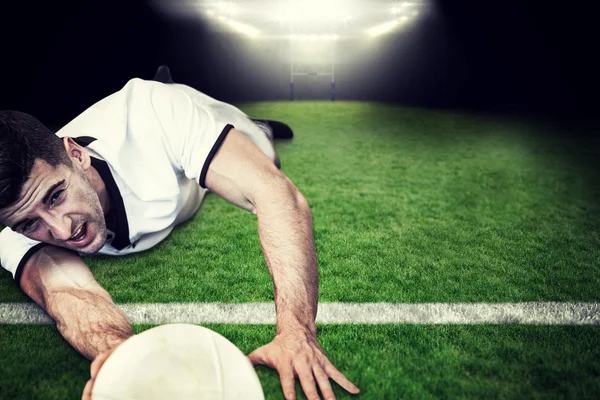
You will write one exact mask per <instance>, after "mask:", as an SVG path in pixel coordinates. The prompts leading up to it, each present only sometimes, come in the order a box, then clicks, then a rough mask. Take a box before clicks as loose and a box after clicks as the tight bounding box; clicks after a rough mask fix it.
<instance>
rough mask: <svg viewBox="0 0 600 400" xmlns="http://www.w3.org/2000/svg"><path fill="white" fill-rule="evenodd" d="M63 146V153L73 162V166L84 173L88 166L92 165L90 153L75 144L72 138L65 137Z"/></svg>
mask: <svg viewBox="0 0 600 400" xmlns="http://www.w3.org/2000/svg"><path fill="white" fill-rule="evenodd" d="M63 145H64V146H65V151H66V152H67V155H68V156H69V158H70V159H71V161H73V164H75V165H76V166H78V167H80V168H81V169H83V170H84V171H86V170H87V169H88V168H89V167H90V165H92V160H91V159H90V153H88V151H87V150H86V149H85V148H84V147H81V146H80V145H78V144H77V143H75V141H74V140H73V138H71V137H69V136H65V137H64V138H63Z"/></svg>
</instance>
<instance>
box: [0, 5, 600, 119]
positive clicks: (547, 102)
mask: <svg viewBox="0 0 600 400" xmlns="http://www.w3.org/2000/svg"><path fill="white" fill-rule="evenodd" d="M590 3H591V2H590ZM436 5H437V7H436V8H437V13H435V14H430V15H429V16H427V17H425V18H424V19H423V20H422V21H421V23H420V24H419V25H418V27H416V28H415V29H413V30H412V31H411V33H410V35H409V36H408V39H407V38H406V37H405V38H403V39H402V38H399V37H395V36H389V37H387V38H385V39H382V42H381V44H380V46H381V47H382V49H383V51H380V52H379V53H378V54H379V56H378V57H377V58H376V60H371V61H370V62H371V64H370V69H369V71H370V72H371V73H369V74H365V76H364V77H363V78H362V79H353V80H348V81H347V82H344V77H343V75H344V66H340V70H339V71H340V72H339V75H340V78H339V83H338V96H339V98H340V100H344V99H350V100H369V101H385V102H397V103H399V104H405V105H409V106H422V107H432V108H451V109H472V110H481V111H485V112H498V113H513V114H514V113H521V114H527V115H534V116H543V117H545V118H555V119H561V120H565V121H574V122H575V121H581V120H584V119H590V118H594V117H595V116H596V114H597V113H596V104H597V103H598V101H597V100H596V98H597V97H598V88H599V85H598V81H599V79H598V73H599V72H598V71H599V68H598V67H599V66H600V62H598V61H597V60H598V59H600V56H598V55H597V54H596V53H598V47H599V46H598V44H597V41H598V38H599V35H598V34H597V28H596V26H597V22H596V21H595V20H594V19H595V18H596V17H595V15H596V14H595V12H594V10H593V9H592V8H591V6H586V5H584V4H582V3H568V2H541V1H540V2H534V1H516V0H507V1H502V2H493V1H460V2H459V1H447V2H442V1H438V2H437V3H436ZM1 19H2V23H1V24H0V26H1V28H0V29H1V43H2V46H1V53H0V54H1V67H0V68H1V70H0V73H1V75H0V79H2V86H1V95H0V109H17V110H20V111H25V112H28V113H31V114H33V115H35V116H36V117H38V118H39V119H40V120H41V121H42V122H44V123H46V124H47V125H52V126H57V125H60V124H64V123H66V122H68V121H69V120H70V119H72V118H74V117H75V116H76V115H77V114H78V113H80V112H81V111H83V110H85V109H86V108H87V107H89V106H90V105H92V104H93V103H94V102H96V101H97V100H99V99H101V98H102V97H105V96H107V95H109V94H111V93H113V92H115V91H117V90H119V89H120V88H121V87H122V86H123V85H124V84H125V83H126V82H127V81H128V80H129V79H130V78H132V77H141V78H146V79H149V78H151V77H152V76H153V74H154V71H155V70H156V67H157V66H158V65H160V64H168V65H169V66H170V67H171V70H172V72H173V75H174V77H175V80H176V81H179V82H182V83H187V84H190V85H192V86H194V87H196V88H197V89H199V90H201V91H203V92H205V93H207V94H209V95H211V96H213V97H216V98H218V99H220V100H224V101H228V102H233V103H235V102H241V101H252V100H274V99H279V100H284V99H287V96H288V86H287V83H285V82H284V81H279V80H277V79H275V80H273V79H271V80H269V79H268V76H261V75H260V70H261V68H260V65H258V64H256V65H253V64H252V62H250V61H247V58H244V57H239V54H240V53H242V52H243V51H244V50H243V49H242V48H241V47H240V46H242V45H241V44H240V43H237V42H235V41H234V40H231V38H228V37H224V36H223V35H221V36H219V35H216V34H215V33H214V32H212V31H210V30H209V29H208V28H207V27H206V26H202V25H201V24H198V23H192V22H190V21H184V20H169V19H167V18H165V17H164V16H162V15H161V14H159V13H158V12H157V11H156V10H155V9H154V8H153V7H152V6H151V5H150V4H149V3H148V2H146V1H142V0H128V1H122V2H117V1H114V0H109V1H95V2H85V1H80V2H35V1H34V2H25V1H23V2H16V1H13V2H10V3H6V4H2V8H1ZM380 50H381V49H380ZM340 51H342V52H343V51H344V49H343V48H341V49H340ZM407 54H409V55H410V57H407V56H406V55H407ZM346 68H348V69H351V68H352V66H346ZM268 82H270V83H268ZM326 98H327V97H324V98H323V99H324V100H325V99H326Z"/></svg>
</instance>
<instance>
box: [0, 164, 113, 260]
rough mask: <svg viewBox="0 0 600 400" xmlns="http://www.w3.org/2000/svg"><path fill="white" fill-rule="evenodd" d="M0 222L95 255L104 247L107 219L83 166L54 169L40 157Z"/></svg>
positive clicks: (69, 247) (41, 238) (31, 236)
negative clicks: (16, 198)
mask: <svg viewBox="0 0 600 400" xmlns="http://www.w3.org/2000/svg"><path fill="white" fill-rule="evenodd" d="M0 221H2V223H4V224H6V225H7V226H10V227H11V228H12V229H13V230H14V231H15V232H17V233H21V234H23V235H25V236H27V237H28V238H31V239H34V240H37V241H40V242H45V243H49V244H52V245H56V246H60V247H64V248H67V249H72V250H75V251H77V252H79V253H87V254H92V253H96V252H97V251H98V250H100V249H101V248H102V246H104V243H105V242H106V237H107V230H106V222H105V220H104V214H103V212H102V207H101V205H100V200H99V198H98V194H97V193H96V191H95V190H94V189H93V188H92V186H91V184H90V180H89V179H88V176H87V175H86V173H85V172H84V171H83V169H82V168H81V167H80V166H77V165H73V166H72V167H67V166H65V165H62V164H61V165H59V166H58V167H56V168H53V167H52V166H50V165H49V164H48V163H46V162H45V161H42V160H39V159H38V160H36V161H35V163H34V165H33V168H32V170H31V175H30V177H29V179H28V180H27V182H26V183H25V185H24V187H23V191H22V192H21V197H20V198H19V200H18V201H17V202H16V204H14V205H12V206H11V207H8V208H6V209H4V210H0Z"/></svg>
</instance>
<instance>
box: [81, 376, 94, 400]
mask: <svg viewBox="0 0 600 400" xmlns="http://www.w3.org/2000/svg"><path fill="white" fill-rule="evenodd" d="M81 400H92V380H91V379H90V380H89V381H87V383H86V384H85V388H83V395H82V396H81Z"/></svg>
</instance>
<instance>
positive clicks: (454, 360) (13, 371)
mask: <svg viewBox="0 0 600 400" xmlns="http://www.w3.org/2000/svg"><path fill="white" fill-rule="evenodd" d="M205 326H206V327H208V328H210V329H213V330H215V331H216V332H219V333H221V334H222V335H224V336H225V337H227V338H228V339H229V340H231V341H233V342H234V343H235V344H236V345H238V347H239V348H240V349H241V350H242V351H244V352H245V353H249V352H251V351H252V350H254V349H255V348H257V347H259V346H261V345H263V344H264V343H267V342H268V341H270V340H271V339H272V337H273V335H274V333H275V328H274V327H272V326H234V325H205ZM150 327H151V326H148V325H144V326H135V331H136V333H139V332H141V331H144V330H146V329H148V328H150ZM1 332H2V336H4V339H6V340H2V343H3V345H2V351H1V354H2V357H1V359H0V377H1V378H0V383H1V385H0V398H2V399H20V400H28V399H32V400H33V399H35V400H45V399H48V400H50V399H52V400H54V399H78V398H80V396H81V392H82V391H83V387H84V385H85V382H86V381H87V379H89V362H88V361H87V360H86V359H85V358H83V357H82V356H81V355H79V354H78V353H77V352H76V351H75V350H74V349H72V348H71V347H70V346H69V345H68V344H67V343H66V342H65V341H64V340H63V339H62V337H61V336H60V334H59V333H58V332H57V331H56V329H54V328H53V327H50V326H4V327H2V330H1ZM318 335H319V340H320V342H321V344H322V345H323V346H324V348H325V349H326V351H327V352H328V355H329V357H330V358H331V360H332V361H333V363H334V364H335V365H336V366H337V367H338V369H339V370H340V371H341V372H342V373H344V374H345V375H346V377H347V378H348V379H350V380H351V381H352V382H354V383H355V384H356V385H357V386H358V387H359V388H360V389H361V394H359V395H357V396H353V395H350V394H348V393H347V392H345V391H344V390H343V389H342V388H341V387H339V386H338V385H337V384H332V386H333V388H334V392H335V394H336V397H337V398H338V399H349V398H364V399H377V400H379V399H399V398H415V399H433V398H485V399H491V398H497V399H514V398H548V399H554V398H555V399H560V398H594V397H595V396H596V395H597V394H598V393H599V391H600V364H599V363H598V359H600V331H599V330H598V328H597V327H592V326H587V327H573V326H553V327H547V326H516V325H512V326H501V325H496V326H489V325H488V326H485V325H473V326H439V325H437V326H416V325H403V326H394V325H378V326H377V325H368V326H366V325H326V326H320V327H319V333H318ZM40 349H44V351H40ZM257 373H258V376H259V378H260V380H261V383H262V385H263V390H264V392H265V397H266V399H267V400H270V399H273V400H275V399H277V400H279V399H282V398H283V396H282V392H281V387H280V383H279V377H278V375H277V373H276V372H275V371H274V370H271V369H269V368H266V367H262V366H261V367H257ZM296 394H297V397H298V398H299V399H306V397H305V396H304V394H303V392H302V388H301V386H300V384H299V383H297V384H296Z"/></svg>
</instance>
